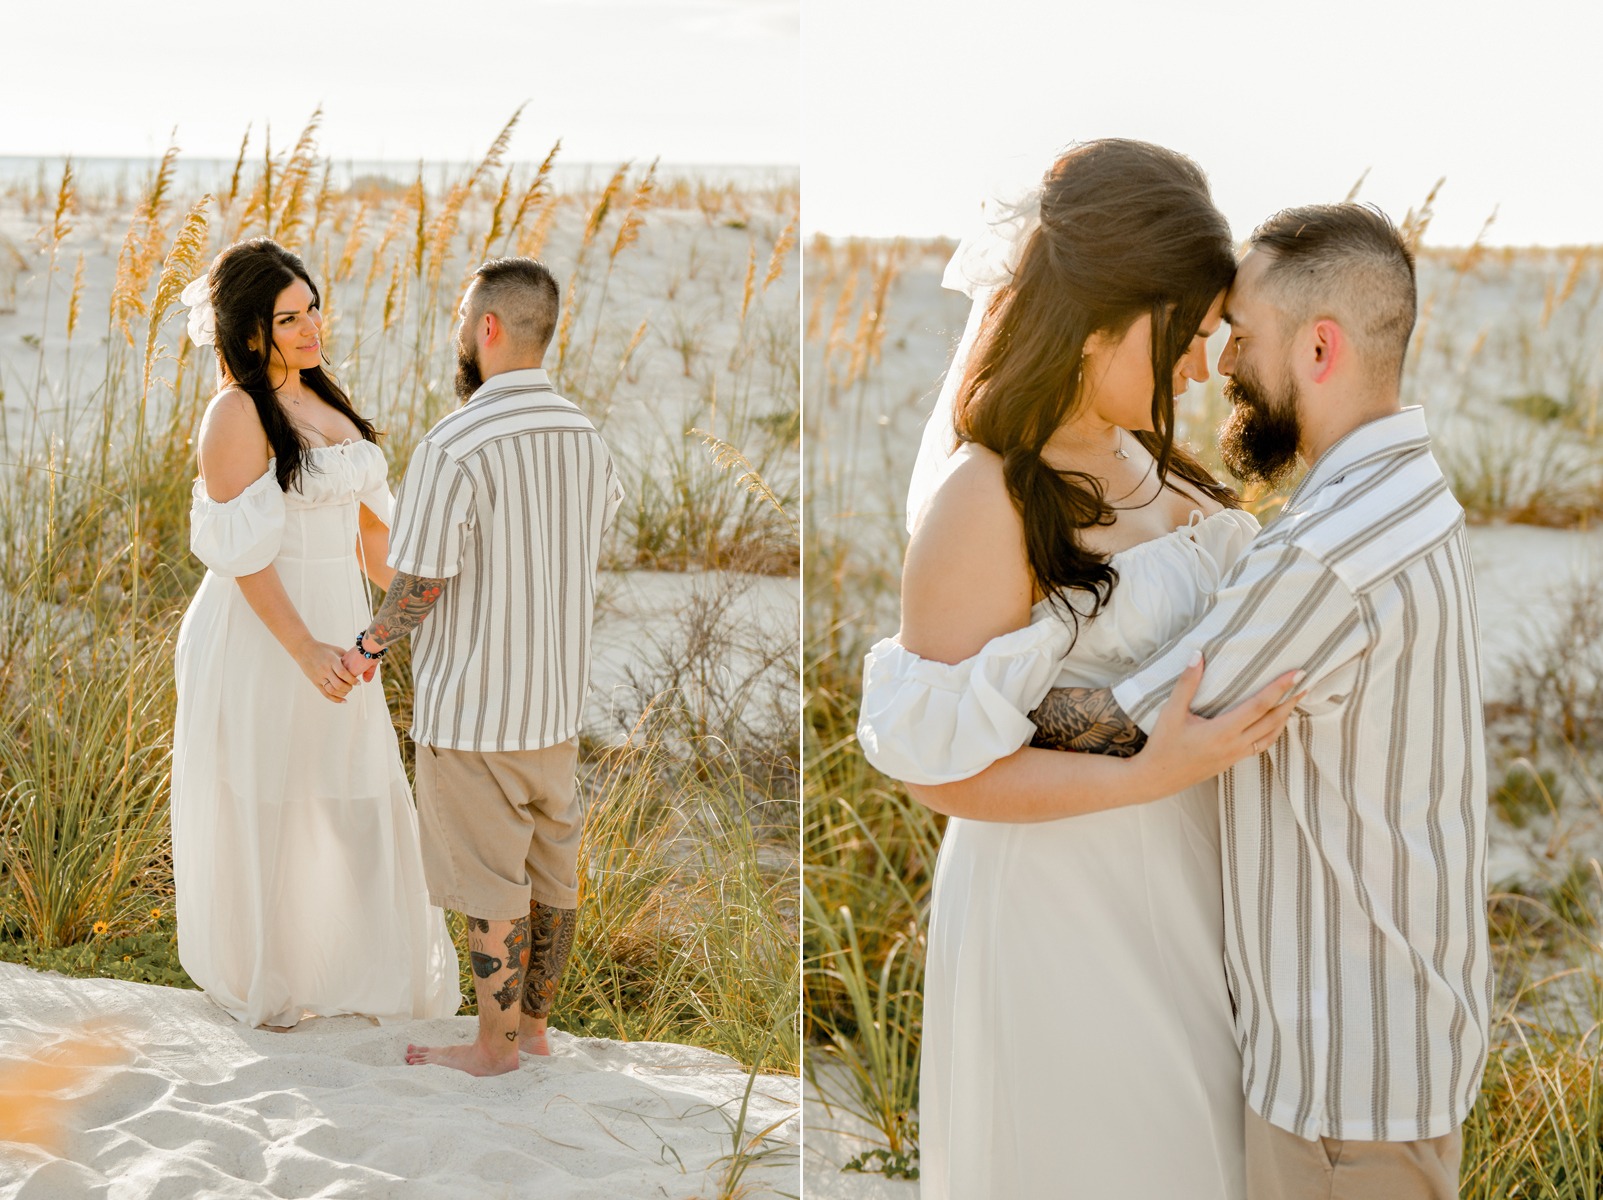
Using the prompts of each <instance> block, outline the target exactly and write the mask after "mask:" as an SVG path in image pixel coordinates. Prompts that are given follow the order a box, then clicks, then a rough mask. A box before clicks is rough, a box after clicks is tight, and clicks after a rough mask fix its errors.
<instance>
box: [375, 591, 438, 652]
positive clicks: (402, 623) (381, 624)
mask: <svg viewBox="0 0 1603 1200" xmlns="http://www.w3.org/2000/svg"><path fill="white" fill-rule="evenodd" d="M444 590H445V580H443V579H424V578H423V577H422V576H419V575H407V574H405V573H404V572H401V571H397V572H396V573H395V578H394V579H392V580H390V587H389V590H388V591H387V592H385V593H384V603H383V604H382V605H380V606H379V610H378V615H377V616H376V617H374V618H373V624H371V625H369V626H368V629H367V638H366V644H367V645H368V646H369V647H370V648H371V647H373V646H375V645H376V646H377V647H378V648H379V649H382V648H383V647H385V646H388V645H389V644H390V643H392V642H395V641H399V640H400V639H401V638H403V637H405V636H406V635H407V634H409V633H411V632H412V630H414V629H416V628H417V627H418V626H419V625H421V624H423V618H424V617H426V616H428V615H429V609H431V608H433V607H434V604H435V602H436V601H437V600H439V598H440V593H441V592H443V591H444ZM373 652H374V653H375V654H376V653H377V652H378V650H374V651H373Z"/></svg>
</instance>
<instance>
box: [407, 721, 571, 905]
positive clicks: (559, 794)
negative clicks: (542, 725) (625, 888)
mask: <svg viewBox="0 0 1603 1200" xmlns="http://www.w3.org/2000/svg"><path fill="white" fill-rule="evenodd" d="M578 761H579V746H578V742H577V741H576V740H573V739H570V740H568V741H566V742H561V743H559V744H558V745H555V746H546V747H543V748H542V749H539V750H500V751H485V752H484V753H479V752H478V751H475V750H446V749H441V748H436V747H434V746H419V747H418V748H417V814H418V825H419V827H420V831H421V833H422V841H423V878H424V879H425V880H426V881H427V883H428V886H429V901H430V902H431V903H433V904H437V905H439V906H440V907H441V908H449V909H452V910H454V911H456V912H460V913H467V914H468V915H469V916H474V917H479V918H481V919H483V920H486V921H516V920H519V919H521V918H524V917H527V916H528V915H529V905H530V903H531V902H532V901H536V900H538V901H539V902H540V903H541V904H546V905H549V906H550V907H552V908H559V909H573V908H575V907H576V906H577V905H578V901H579V868H578V864H579V836H580V834H581V833H582V832H583V831H584V811H583V804H582V801H581V799H580V798H579V796H578V795H577V789H576V788H575V786H574V770H575V767H576V766H577V765H578Z"/></svg>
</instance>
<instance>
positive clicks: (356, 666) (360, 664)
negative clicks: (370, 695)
mask: <svg viewBox="0 0 1603 1200" xmlns="http://www.w3.org/2000/svg"><path fill="white" fill-rule="evenodd" d="M340 662H341V663H342V664H343V665H344V667H345V669H346V670H347V671H349V672H350V673H351V674H352V675H355V676H356V677H357V678H358V679H360V680H361V681H362V682H363V683H372V682H373V676H374V675H376V674H377V673H378V659H376V658H369V657H367V655H365V654H363V653H362V652H361V651H360V650H358V649H357V648H356V647H355V646H352V647H351V648H350V649H349V650H347V651H346V652H345V656H344V657H343V658H342V659H340Z"/></svg>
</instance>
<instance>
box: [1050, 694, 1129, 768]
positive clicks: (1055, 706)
mask: <svg viewBox="0 0 1603 1200" xmlns="http://www.w3.org/2000/svg"><path fill="white" fill-rule="evenodd" d="M1030 720H1032V721H1034V722H1035V737H1034V738H1033V739H1031V741H1030V745H1032V746H1040V747H1042V748H1043V749H1047V750H1077V751H1079V752H1080V753H1082V754H1109V755H1112V756H1113V757H1114V758H1130V757H1132V756H1134V755H1136V754H1138V753H1139V752H1140V750H1141V747H1143V746H1145V745H1146V744H1147V735H1146V734H1144V733H1142V732H1141V727H1140V726H1139V725H1137V724H1136V723H1135V722H1134V721H1132V720H1131V719H1130V717H1129V715H1128V714H1127V713H1126V712H1125V711H1124V709H1122V708H1120V707H1119V702H1118V701H1117V700H1115V699H1114V698H1113V693H1112V692H1111V691H1109V690H1108V689H1107V688H1053V689H1052V690H1051V691H1050V692H1048V693H1047V694H1046V699H1044V700H1042V701H1041V706H1040V707H1039V708H1037V709H1036V710H1035V711H1034V712H1032V713H1031V714H1030Z"/></svg>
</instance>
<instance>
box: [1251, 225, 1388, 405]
mask: <svg viewBox="0 0 1603 1200" xmlns="http://www.w3.org/2000/svg"><path fill="white" fill-rule="evenodd" d="M1247 244H1248V245H1249V246H1250V247H1251V248H1252V249H1254V250H1261V251H1263V252H1264V253H1265V254H1267V255H1268V257H1269V259H1270V262H1269V266H1268V268H1267V269H1266V270H1265V272H1264V275H1263V281H1264V287H1265V289H1266V290H1267V292H1268V294H1269V298H1270V302H1271V303H1272V304H1274V306H1275V307H1276V308H1278V309H1279V310H1280V311H1281V313H1282V314H1283V315H1284V316H1285V318H1286V320H1287V323H1288V328H1287V330H1286V332H1287V333H1289V332H1290V331H1291V328H1300V327H1302V326H1305V325H1307V324H1308V323H1309V322H1312V321H1319V320H1324V319H1327V318H1328V319H1330V320H1333V321H1335V322H1336V324H1338V325H1340V326H1341V328H1342V330H1343V331H1344V332H1345V333H1346V334H1347V336H1348V337H1349V338H1350V339H1351V341H1352V344H1353V349H1354V350H1356V351H1357V354H1358V357H1359V359H1360V361H1361V362H1362V363H1363V364H1364V367H1365V370H1366V373H1367V374H1368V375H1369V376H1370V378H1372V379H1373V380H1374V381H1375V382H1377V383H1384V384H1386V385H1388V386H1391V385H1395V384H1396V383H1397V382H1398V381H1399V380H1401V378H1402V374H1403V359H1404V357H1405V356H1406V355H1407V353H1408V339H1409V337H1410V335H1411V334H1412V333H1413V332H1414V315H1415V312H1416V311H1417V308H1418V294H1417V291H1416V287H1415V282H1414V255H1413V253H1412V252H1411V251H1410V250H1409V249H1408V246H1407V245H1406V244H1405V243H1404V242H1403V239H1402V237H1401V235H1399V234H1398V232H1397V228H1396V226H1394V225H1393V224H1392V223H1391V221H1390V220H1389V219H1387V217H1386V214H1385V213H1383V212H1381V211H1380V209H1378V208H1376V207H1375V206H1374V205H1372V204H1309V205H1305V206H1303V207H1301V208H1287V209H1283V210H1281V211H1280V212H1277V213H1276V214H1275V215H1274V216H1272V217H1270V218H1269V219H1268V220H1267V221H1265V222H1264V223H1263V224H1262V225H1260V226H1258V228H1257V229H1255V230H1253V231H1252V237H1251V238H1250V239H1248V243H1247Z"/></svg>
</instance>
